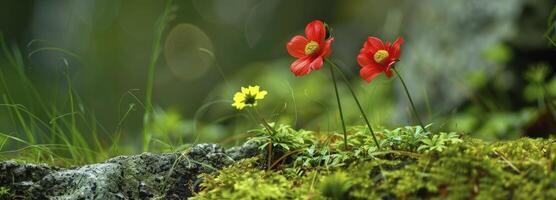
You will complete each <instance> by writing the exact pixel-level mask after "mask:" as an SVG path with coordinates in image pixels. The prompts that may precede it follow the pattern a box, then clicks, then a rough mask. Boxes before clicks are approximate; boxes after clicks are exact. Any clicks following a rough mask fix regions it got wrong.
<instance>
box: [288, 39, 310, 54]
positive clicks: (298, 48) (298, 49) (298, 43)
mask: <svg viewBox="0 0 556 200" xmlns="http://www.w3.org/2000/svg"><path fill="white" fill-rule="evenodd" d="M307 42H308V41H307V38H305V37H303V36H301V35H297V36H295V37H293V38H292V39H291V40H290V42H288V44H286V49H288V53H289V54H290V55H291V56H293V57H296V58H302V57H304V56H305V46H306V45H307Z"/></svg>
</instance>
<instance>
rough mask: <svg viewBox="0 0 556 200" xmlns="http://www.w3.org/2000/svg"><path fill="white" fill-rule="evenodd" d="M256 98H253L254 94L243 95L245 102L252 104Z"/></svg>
mask: <svg viewBox="0 0 556 200" xmlns="http://www.w3.org/2000/svg"><path fill="white" fill-rule="evenodd" d="M256 101H257V100H256V99H255V95H251V94H247V95H245V102H244V103H245V104H247V105H253V104H255V102H256Z"/></svg>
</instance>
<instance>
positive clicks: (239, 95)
mask: <svg viewBox="0 0 556 200" xmlns="http://www.w3.org/2000/svg"><path fill="white" fill-rule="evenodd" d="M266 94H267V92H266V91H264V90H260V87H259V86H257V85H256V86H248V87H241V91H239V92H236V94H235V95H234V103H233V104H232V106H233V107H235V108H237V109H238V110H241V109H243V108H245V107H253V106H256V105H257V100H261V99H264V96H266Z"/></svg>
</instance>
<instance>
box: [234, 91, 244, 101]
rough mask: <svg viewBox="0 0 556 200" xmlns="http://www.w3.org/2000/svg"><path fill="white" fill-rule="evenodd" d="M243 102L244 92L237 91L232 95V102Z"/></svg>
mask: <svg viewBox="0 0 556 200" xmlns="http://www.w3.org/2000/svg"><path fill="white" fill-rule="evenodd" d="M238 101H239V102H243V101H245V94H243V93H241V92H237V93H236V94H235V95H234V102H238Z"/></svg>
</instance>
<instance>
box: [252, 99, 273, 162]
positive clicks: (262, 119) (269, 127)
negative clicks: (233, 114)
mask: <svg viewBox="0 0 556 200" xmlns="http://www.w3.org/2000/svg"><path fill="white" fill-rule="evenodd" d="M253 110H255V115H257V117H258V118H259V119H260V120H261V122H262V124H263V126H264V127H265V128H266V130H267V131H268V132H269V133H270V134H271V135H272V134H276V133H277V132H276V130H275V129H274V128H273V127H272V126H270V124H268V122H266V120H265V119H264V118H263V117H262V115H261V113H259V110H258V109H257V108H255V107H253ZM270 138H271V137H270ZM269 140H270V141H269V143H268V160H267V164H266V169H267V170H270V169H271V167H272V139H269Z"/></svg>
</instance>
